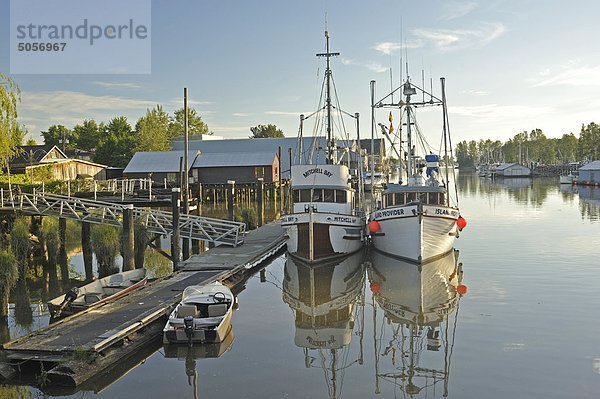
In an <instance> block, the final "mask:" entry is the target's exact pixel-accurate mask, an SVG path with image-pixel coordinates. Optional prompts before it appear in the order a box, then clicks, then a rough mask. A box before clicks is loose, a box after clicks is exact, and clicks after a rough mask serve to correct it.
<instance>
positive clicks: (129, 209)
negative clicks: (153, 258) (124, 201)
mask: <svg viewBox="0 0 600 399" xmlns="http://www.w3.org/2000/svg"><path fill="white" fill-rule="evenodd" d="M133 228H134V225H133V204H128V205H125V208H124V209H123V231H122V233H121V245H122V246H123V268H122V271H128V270H133V268H134V253H135V252H134V247H135V240H134V238H135V237H134V231H133Z"/></svg>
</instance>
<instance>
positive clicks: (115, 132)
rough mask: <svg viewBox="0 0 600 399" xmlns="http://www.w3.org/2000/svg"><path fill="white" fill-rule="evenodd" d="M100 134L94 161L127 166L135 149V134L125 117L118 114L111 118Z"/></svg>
mask: <svg viewBox="0 0 600 399" xmlns="http://www.w3.org/2000/svg"><path fill="white" fill-rule="evenodd" d="M101 135H102V139H101V140H100V143H99V144H98V148H96V154H95V155H94V161H95V162H98V163H101V164H104V165H109V166H116V167H125V166H127V163H129V160H130V159H131V157H132V156H133V153H134V149H135V134H134V132H133V131H132V130H131V126H130V125H129V123H128V122H127V118H126V117H124V116H120V117H116V118H113V119H111V121H110V122H109V123H108V125H106V126H105V127H104V128H103V129H102V132H101Z"/></svg>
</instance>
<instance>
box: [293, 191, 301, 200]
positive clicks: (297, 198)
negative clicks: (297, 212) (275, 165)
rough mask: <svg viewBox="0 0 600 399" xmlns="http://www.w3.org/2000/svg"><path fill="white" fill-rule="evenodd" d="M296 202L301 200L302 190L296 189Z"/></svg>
mask: <svg viewBox="0 0 600 399" xmlns="http://www.w3.org/2000/svg"><path fill="white" fill-rule="evenodd" d="M294 202H300V190H294Z"/></svg>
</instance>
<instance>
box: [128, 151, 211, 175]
mask: <svg viewBox="0 0 600 399" xmlns="http://www.w3.org/2000/svg"><path fill="white" fill-rule="evenodd" d="M198 154H199V151H188V172H189V170H190V168H191V165H193V163H194V161H195V160H196V157H197V156H198ZM182 166H183V151H150V152H136V153H135V154H134V155H133V157H132V158H131V160H130V161H129V163H128V164H127V166H126V167H125V170H123V178H126V179H146V178H151V179H152V181H154V182H159V183H162V182H163V181H165V179H166V181H167V182H169V183H178V182H179V174H180V170H181V167H182ZM190 183H192V181H191V180H190Z"/></svg>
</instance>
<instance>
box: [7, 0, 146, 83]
mask: <svg viewBox="0 0 600 399" xmlns="http://www.w3.org/2000/svg"><path fill="white" fill-rule="evenodd" d="M150 23H151V0H126V1H117V0H95V1H91V0H52V1H48V0H45V1H41V0H11V2H10V72H11V73H12V74H149V73H150V72H151V25H150Z"/></svg>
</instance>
